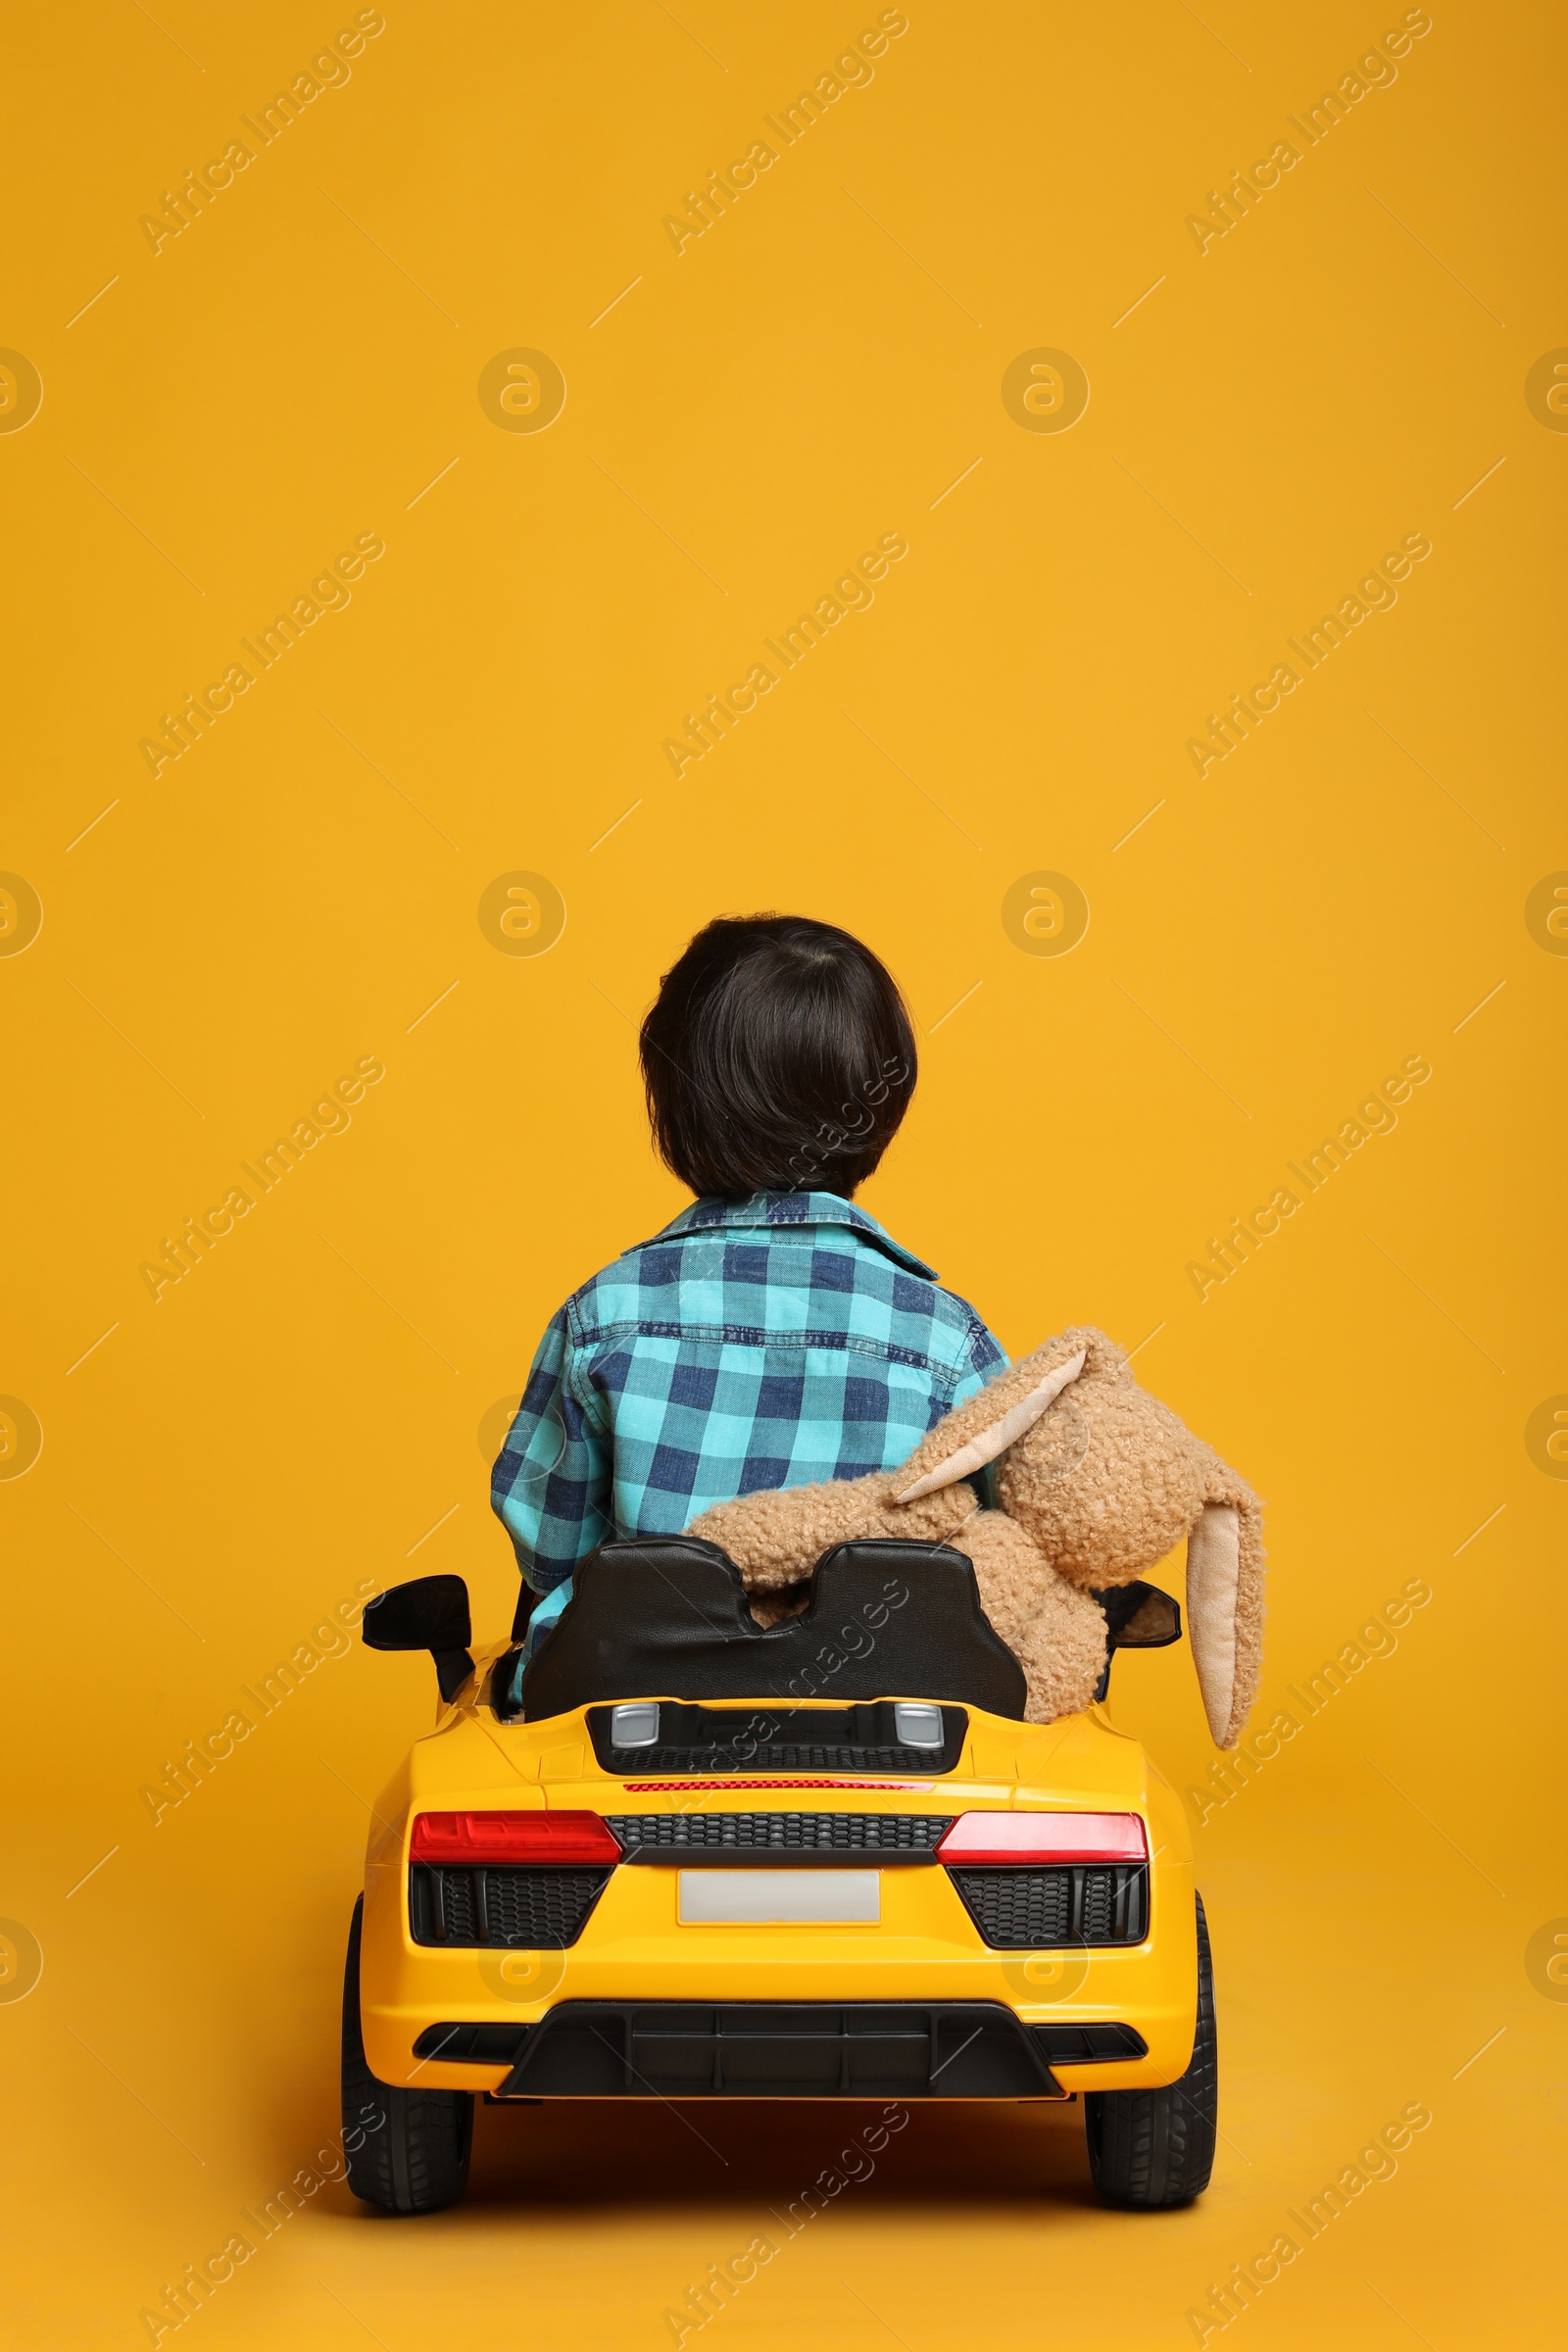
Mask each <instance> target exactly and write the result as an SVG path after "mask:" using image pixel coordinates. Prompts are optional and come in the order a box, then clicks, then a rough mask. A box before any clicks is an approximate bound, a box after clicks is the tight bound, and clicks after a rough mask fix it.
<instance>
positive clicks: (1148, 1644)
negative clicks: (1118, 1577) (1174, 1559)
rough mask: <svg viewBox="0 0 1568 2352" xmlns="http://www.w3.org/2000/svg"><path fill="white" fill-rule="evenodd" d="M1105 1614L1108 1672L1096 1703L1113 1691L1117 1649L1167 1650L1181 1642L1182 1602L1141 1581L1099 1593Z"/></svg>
mask: <svg viewBox="0 0 1568 2352" xmlns="http://www.w3.org/2000/svg"><path fill="white" fill-rule="evenodd" d="M1093 1598H1094V1599H1096V1600H1098V1601H1099V1603H1100V1605H1101V1607H1102V1608H1103V1610H1104V1612H1105V1626H1106V1641H1105V1671H1104V1673H1103V1675H1102V1676H1101V1678H1100V1688H1099V1690H1098V1691H1096V1692H1095V1696H1096V1698H1097V1699H1102V1698H1103V1697H1104V1695H1105V1692H1106V1691H1108V1690H1109V1688H1110V1668H1111V1662H1112V1660H1113V1659H1114V1657H1115V1655H1116V1652H1117V1650H1118V1649H1165V1648H1167V1647H1168V1646H1169V1644H1170V1643H1171V1642H1179V1641H1180V1640H1181V1638H1182V1612H1181V1605H1180V1603H1179V1602H1177V1601H1174V1600H1172V1598H1171V1596H1170V1594H1169V1593H1162V1592H1161V1591H1160V1589H1159V1587H1158V1586H1157V1585H1146V1584H1145V1583H1144V1582H1143V1580H1142V1578H1140V1579H1139V1580H1138V1582H1137V1583H1135V1584H1131V1585H1113V1586H1111V1587H1110V1588H1109V1590H1108V1591H1105V1592H1102V1593H1095V1594H1094V1595H1093Z"/></svg>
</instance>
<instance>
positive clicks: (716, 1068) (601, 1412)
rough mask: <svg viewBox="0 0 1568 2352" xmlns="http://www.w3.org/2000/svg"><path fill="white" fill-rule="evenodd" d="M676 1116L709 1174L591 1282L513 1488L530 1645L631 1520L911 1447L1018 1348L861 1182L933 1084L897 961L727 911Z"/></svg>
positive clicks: (671, 1139)
mask: <svg viewBox="0 0 1568 2352" xmlns="http://www.w3.org/2000/svg"><path fill="white" fill-rule="evenodd" d="M641 1058H642V1072H643V1081H644V1085H645V1087H646V1089H647V1095H648V1113H649V1118H650V1121H651V1123H652V1126H653V1133H654V1142H655V1144H656V1146H657V1148H658V1150H659V1152H660V1155H661V1156H662V1159H663V1160H664V1162H665V1164H666V1165H667V1166H668V1167H669V1168H670V1169H671V1170H672V1171H673V1173H674V1174H675V1175H676V1176H678V1177H679V1178H680V1180H681V1182H682V1183H683V1184H686V1185H689V1186H690V1188H691V1190H692V1191H693V1192H694V1193H695V1194H696V1195H697V1199H696V1201H695V1203H694V1204H693V1206H692V1207H690V1208H688V1209H684V1210H683V1211H682V1212H681V1214H680V1215H679V1216H678V1217H676V1219H675V1220H674V1222H673V1224H670V1225H666V1226H665V1228H664V1230H663V1232H662V1233H660V1234H657V1235H656V1236H655V1237H654V1239H653V1240H652V1241H648V1242H643V1243H640V1244H639V1245H638V1246H637V1247H636V1248H635V1249H633V1250H627V1251H626V1252H625V1253H624V1255H623V1256H620V1257H618V1258H616V1259H615V1261H614V1263H613V1265H610V1266H607V1267H606V1268H605V1270H604V1272H603V1273H601V1274H596V1275H595V1276H594V1278H593V1280H592V1281H591V1282H588V1283H585V1284H584V1286H583V1288H582V1289H581V1290H579V1291H575V1292H573V1294H572V1296H571V1297H570V1298H569V1299H567V1300H566V1303H565V1305H564V1307H563V1308H562V1309H561V1311H560V1313H559V1314H558V1315H556V1316H555V1317H554V1319H553V1320H552V1322H551V1324H550V1327H549V1329H548V1330H547V1331H546V1333H545V1336H544V1338H543V1340H542V1341H541V1342H540V1346H539V1352H538V1354H537V1355H536V1356H535V1358H534V1363H533V1369H532V1371H531V1373H530V1374H529V1376H528V1386H527V1390H526V1392H525V1394H524V1396H523V1398H522V1403H521V1406H520V1408H519V1410H518V1412H517V1416H516V1419H515V1421H514V1422H513V1424H512V1428H511V1430H510V1431H509V1433H508V1436H507V1442H506V1445H505V1446H504V1448H503V1450H502V1453H501V1458H500V1460H499V1461H498V1462H497V1463H496V1466H495V1473H494V1478H493V1482H492V1489H491V1502H492V1505H493V1507H494V1508H495V1510H496V1511H497V1512H498V1513H499V1515H500V1517H501V1519H502V1520H503V1522H504V1523H505V1525H506V1527H507V1530H508V1532H509V1534H510V1535H511V1537H512V1540H513V1543H514V1544H515V1546H516V1552H517V1562H518V1566H519V1567H520V1569H521V1571H522V1575H523V1579H524V1588H525V1589H524V1593H523V1601H524V1607H522V1608H520V1609H519V1611H518V1622H519V1625H520V1623H521V1622H522V1620H523V1618H524V1617H525V1616H527V1615H528V1604H529V1601H530V1593H531V1594H533V1595H538V1596H539V1597H538V1598H537V1599H535V1600H533V1601H532V1603H531V1617H530V1619H529V1623H528V1642H529V1647H530V1649H531V1648H532V1647H533V1645H534V1644H535V1643H536V1642H538V1640H539V1638H540V1636H541V1635H542V1634H543V1633H544V1632H545V1631H546V1630H547V1628H548V1627H549V1626H551V1625H553V1624H554V1623H555V1620H556V1619H557V1617H559V1615H560V1614H561V1611H562V1609H563V1608H564V1606H565V1604H566V1601H567V1600H568V1599H569V1597H570V1593H571V1572H572V1569H573V1568H574V1567H575V1566H576V1564H577V1562H578V1561H579V1560H581V1559H584V1558H586V1556H587V1554H588V1553H589V1552H590V1551H592V1550H593V1549H594V1547H595V1545H596V1544H601V1543H605V1542H608V1541H609V1540H610V1539H611V1538H612V1537H616V1536H632V1535H678V1534H679V1533H680V1531H681V1529H682V1528H684V1527H687V1526H689V1525H690V1523H691V1521H692V1520H693V1519H695V1518H696V1517H697V1515H698V1513H699V1512H700V1511H704V1510H706V1509H707V1508H708V1506H709V1504H710V1503H713V1502H720V1501H728V1500H730V1499H732V1498H733V1497H734V1496H736V1495H749V1494H753V1493H755V1492H756V1491H758V1490H759V1489H761V1488H765V1487H798V1486H804V1485H807V1484H809V1483H810V1482H811V1481H815V1480H821V1479H830V1478H858V1477H860V1476H862V1475H863V1473H865V1472H866V1471H870V1470H883V1469H892V1468H894V1467H895V1466H896V1465H897V1464H898V1463H900V1462H902V1461H903V1460H904V1459H905V1457H906V1456H907V1454H908V1453H910V1452H911V1451H912V1450H913V1448H914V1446H916V1445H917V1444H918V1443H919V1441H920V1439H921V1438H923V1437H924V1436H925V1434H926V1432H927V1430H929V1429H930V1428H932V1427H933V1426H934V1425H935V1423H936V1422H938V1421H939V1420H941V1418H942V1416H943V1415H944V1414H945V1413H947V1412H950V1411H951V1410H952V1408H953V1407H954V1405H956V1404H959V1403H961V1402H962V1401H963V1399H964V1398H965V1397H969V1396H972V1395H973V1394H974V1392H975V1390H976V1389H978V1388H980V1387H981V1386H982V1385H983V1384H984V1382H985V1381H986V1380H987V1379H988V1378H989V1377H990V1376H991V1374H992V1373H994V1372H995V1371H997V1370H998V1369H999V1368H1000V1367H1001V1366H1003V1365H1005V1363H1006V1361H1007V1358H1006V1355H1005V1352H1004V1350H1003V1348H1001V1346H1000V1345H999V1343H998V1342H997V1341H996V1340H995V1339H994V1338H993V1336H992V1334H991V1333H990V1332H989V1331H988V1330H987V1329H986V1327H985V1325H984V1324H983V1323H982V1322H981V1320H980V1318H979V1316H978V1315H977V1314H976V1313H975V1312H974V1310H973V1308H972V1307H970V1306H968V1305H966V1304H965V1303H964V1301H963V1300H962V1299H956V1298H955V1297H954V1296H953V1294H952V1293H951V1292H949V1291H944V1290H942V1289H940V1288H939V1287H938V1284H937V1279H936V1275H935V1274H934V1272H933V1271H932V1269H931V1267H929V1266H928V1265H925V1264H923V1263H922V1262H921V1260H920V1259H919V1258H917V1257H915V1256H913V1255H911V1253H910V1252H909V1251H908V1250H904V1249H901V1248H900V1246H899V1244H898V1243H897V1242H895V1241H894V1240H892V1239H891V1237H890V1236H889V1235H888V1234H886V1233H884V1232H883V1230H882V1228H881V1227H880V1226H879V1225H878V1224H877V1223H876V1222H875V1220H874V1219H873V1218H871V1217H869V1216H867V1215H866V1214H865V1212H864V1210H863V1209H859V1208H856V1207H855V1206H854V1205H853V1201H854V1196H855V1193H856V1191H857V1189H858V1186H859V1185H860V1184H861V1183H862V1182H863V1181H864V1179H865V1178H866V1177H867V1176H869V1175H870V1173H871V1171H872V1169H873V1168H875V1166H876V1165H877V1162H878V1161H879V1160H880V1159H881V1157H882V1154H883V1152H885V1151H886V1150H887V1148H888V1145H889V1144H890V1143H891V1142H892V1140H893V1136H894V1134H895V1132H896V1131H897V1129H898V1125H899V1122H900V1120H901V1119H902V1118H903V1116H904V1113H905V1111H906V1109H907V1107H908V1103H909V1098H910V1096H911V1094H912V1093H913V1091H914V1079H915V1053H914V1036H913V1032H912V1030H911V1028H910V1025H909V1018H908V1015H907V1012H906V1010H905V1007H904V1004H903V1001H902V999H901V998H900V996H899V992H898V990H897V988H896V987H895V986H894V983H893V980H892V978H891V976H890V974H889V973H888V972H887V970H886V969H885V968H884V966H883V965H882V964H881V963H880V962H879V961H878V960H877V958H876V956H873V955H872V954H871V952H870V950H869V949H868V948H865V947H863V946H862V945H861V944H860V942H859V941H858V940H857V939H853V938H852V937H851V936H850V934H849V933H848V932H847V931H839V930H836V929H834V927H833V926H832V925H831V924H828V923H817V922H811V921H809V920H808V919H807V918H806V917H805V916H802V915H772V914H769V915H758V916H754V917H752V918H750V919H747V920H727V919H726V920H722V921H719V922H713V923H710V924H709V925H708V927H707V928H706V930H703V931H700V932H699V933H698V934H697V937H696V938H695V939H694V940H693V941H692V942H691V944H690V946H689V947H688V948H687V949H686V951H685V953H684V955H682V956H681V957H680V959H679V961H678V962H677V963H676V964H675V965H674V966H673V968H672V969H671V970H670V971H668V972H666V973H665V975H664V978H663V981H662V984H661V987H660V991H659V997H658V1000H657V1002H656V1003H655V1005H654V1007H653V1010H652V1011H651V1012H650V1013H649V1015H648V1018H647V1019H646V1021H645V1022H644V1023H643V1029H642V1039H641Z"/></svg>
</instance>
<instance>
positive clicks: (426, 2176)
mask: <svg viewBox="0 0 1568 2352" xmlns="http://www.w3.org/2000/svg"><path fill="white" fill-rule="evenodd" d="M364 1912H365V1897H364V1895H363V1894H362V1895H361V1896H360V1898H359V1900H358V1902H357V1903H356V1904H355V1906H354V1924H353V1926H352V1927H351V1928H350V1929H349V1954H348V1962H347V1965H346V1966H345V1968H344V1971H343V2154H344V2160H345V2162H346V2164H347V2166H348V2181H349V2186H350V2188H351V2189H352V2190H353V2191H354V2194H355V2195H356V2196H357V2197H363V2198H364V2200H365V2202H366V2204H367V2205H379V2206H380V2207H381V2209H382V2210H383V2212H386V2213H439V2212H440V2210H441V2208H442V2206H443V2205H455V2204H456V2203H457V2201H458V2199H459V2197H461V2196H462V2194H463V2191H464V2188H465V2186H466V2182H467V2178H468V2149H469V2146H470V2143H471V2141H472V2138H473V2093H472V2092H471V2091H468V2090H395V2089H394V2088H393V2087H392V2085H391V2084H390V2083H389V2082H378V2081H377V2079H376V2077H375V2076H374V2075H372V2074H371V2072H370V2069H369V2067H368V2064H367V2062H366V2056H365V2039H364V2036H363V2034H362V2033H361V2030H360V1923H361V1920H362V1918H363V1916H364Z"/></svg>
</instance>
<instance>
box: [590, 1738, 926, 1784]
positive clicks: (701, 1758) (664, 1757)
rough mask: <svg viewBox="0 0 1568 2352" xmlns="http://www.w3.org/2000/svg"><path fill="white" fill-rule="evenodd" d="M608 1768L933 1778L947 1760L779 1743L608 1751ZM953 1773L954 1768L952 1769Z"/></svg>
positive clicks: (902, 1751) (620, 1772) (921, 1753)
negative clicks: (911, 1774)
mask: <svg viewBox="0 0 1568 2352" xmlns="http://www.w3.org/2000/svg"><path fill="white" fill-rule="evenodd" d="M605 1757H606V1766H607V1769H608V1770H610V1771H612V1772H613V1773H614V1774H615V1776H616V1777H617V1779H620V1780H632V1779H637V1780H640V1779H642V1777H643V1775H644V1774H645V1773H659V1774H663V1773H670V1774H674V1773H677V1772H702V1773H708V1772H743V1773H747V1774H753V1773H756V1774H766V1773H773V1772H897V1773H909V1772H920V1773H933V1772H941V1771H942V1770H943V1769H944V1765H943V1759H942V1756H941V1755H940V1754H939V1753H934V1752H933V1750H932V1749H930V1748H929V1747H852V1746H849V1745H842V1746H840V1745H829V1744H828V1743H827V1742H825V1741H824V1742H823V1743H822V1744H821V1745H816V1744H814V1743H813V1744H812V1745H811V1746H807V1745H806V1744H805V1742H804V1741H799V1740H789V1741H787V1742H786V1741H778V1742H776V1743H775V1744H773V1745H772V1746H768V1747H746V1748H744V1749H739V1748H723V1747H711V1748H696V1749H693V1748H690V1747H607V1748H606V1751H605ZM949 1769H951V1767H949Z"/></svg>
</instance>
